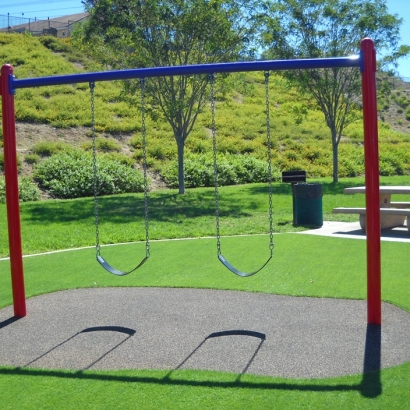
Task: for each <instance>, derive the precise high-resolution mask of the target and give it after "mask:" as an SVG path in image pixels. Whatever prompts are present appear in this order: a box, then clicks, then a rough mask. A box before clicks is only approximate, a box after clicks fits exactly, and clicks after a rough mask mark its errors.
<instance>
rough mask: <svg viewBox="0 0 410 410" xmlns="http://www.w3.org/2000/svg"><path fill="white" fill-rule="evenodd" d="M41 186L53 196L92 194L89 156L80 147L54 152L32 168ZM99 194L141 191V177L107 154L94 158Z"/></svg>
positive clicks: (91, 171)
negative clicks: (55, 153) (78, 148)
mask: <svg viewBox="0 0 410 410" xmlns="http://www.w3.org/2000/svg"><path fill="white" fill-rule="evenodd" d="M34 176H35V179H36V180H37V181H38V182H39V184H40V186H41V187H42V188H44V189H45V190H47V191H48V192H49V194H50V195H52V196H53V197H55V198H80V197H87V196H93V195H94V171H93V158H92V155H91V154H89V153H86V152H84V151H80V150H72V151H67V152H61V153H59V154H57V155H53V156H51V157H49V158H47V159H46V160H44V161H43V162H42V163H41V164H38V165H37V166H36V167H35V170H34ZM97 180H98V194H99V195H111V194H120V193H126V192H141V191H143V189H144V180H143V176H142V174H141V173H140V172H138V171H136V170H135V169H134V168H131V167H129V166H126V165H124V164H122V163H120V162H118V161H116V160H111V159H109V158H108V157H106V156H99V157H98V158H97Z"/></svg>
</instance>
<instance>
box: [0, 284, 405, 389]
mask: <svg viewBox="0 0 410 410" xmlns="http://www.w3.org/2000/svg"><path fill="white" fill-rule="evenodd" d="M28 311H29V315H28V316H26V317H25V318H22V319H19V320H16V319H14V318H13V317H12V307H7V308H4V309H0V345H1V346H2V349H1V350H0V365H2V366H12V367H14V368H15V369H17V370H15V371H18V372H20V373H21V374H35V372H36V369H39V368H42V369H49V370H44V372H45V374H48V373H47V372H49V373H50V375H55V374H57V375H60V377H66V376H65V375H66V374H67V372H66V369H71V370H77V373H76V374H77V376H76V377H88V376H87V373H82V372H83V371H84V370H115V369H144V368H145V369H161V370H166V371H167V373H166V375H164V377H163V378H160V379H158V378H156V379H155V380H154V378H153V379H152V380H151V381H150V380H148V382H152V383H154V382H155V383H162V384H167V383H169V384H171V383H172V384H175V383H181V384H189V383H190V382H189V381H186V380H184V379H183V373H181V372H179V370H184V369H198V370H201V369H202V370H211V371H222V372H229V373H232V374H235V375H236V376H235V381H233V382H232V383H227V384H226V383H225V384H224V383H222V384H221V386H222V385H223V386H224V387H233V386H243V387H249V386H248V384H247V383H246V379H244V376H245V375H247V374H256V375H266V376H275V377H284V378H287V379H288V381H287V382H286V383H282V384H280V383H279V384H278V383H271V386H270V387H267V385H268V386H269V383H267V385H265V384H264V387H263V388H277V389H301V388H302V386H301V385H300V384H292V382H291V380H292V379H293V378H304V379H307V380H308V379H310V378H321V379H326V378H327V377H337V376H343V375H348V374H362V380H361V382H360V383H358V384H356V385H349V384H348V383H347V384H343V385H339V386H338V385H334V384H332V383H329V384H326V383H325V382H324V384H322V385H321V386H317V385H315V384H314V383H312V384H309V383H308V382H306V383H305V384H304V385H303V386H304V387H303V389H304V390H309V389H312V390H341V391H342V390H349V389H354V390H358V391H360V393H361V394H362V395H363V396H366V397H375V396H377V395H379V394H381V393H382V383H381V377H380V374H381V370H382V369H384V368H386V367H391V366H397V365H400V364H402V363H405V362H409V361H410V314H408V313H407V312H405V311H403V310H401V309H399V308H397V307H395V306H393V305H390V304H387V303H384V304H383V317H384V321H385V322H384V324H383V326H382V327H380V326H367V325H366V302H365V301H360V300H338V299H324V298H321V299H315V298H303V297H297V298H296V297H288V296H278V295H270V294H259V293H248V292H240V291H221V290H218V291H216V290H206V289H178V288H94V289H75V290H69V291H61V292H56V293H50V294H45V295H41V296H36V297H33V298H31V299H29V300H28ZM30 312H31V313H30ZM383 335H388V337H384V336H383ZM382 340H383V343H382ZM8 371H9V370H8ZM30 372H31V373H30ZM0 373H1V372H0ZM3 373H4V372H3ZM70 375H71V376H69V377H73V376H72V375H73V373H72V372H71V373H70ZM67 377H68V376H67ZM90 377H91V376H90ZM92 377H94V378H98V377H100V376H98V373H96V374H94V373H93V376H92ZM107 377H108V376H106V375H103V374H102V375H101V378H102V379H106V378H107ZM109 377H111V379H112V380H116V378H115V376H109ZM127 380H128V379H127ZM139 380H140V379H139V378H138V377H136V378H132V377H131V378H130V381H135V382H137V381H139ZM244 380H245V381H244ZM198 383H199V384H200V382H198ZM215 386H218V383H215Z"/></svg>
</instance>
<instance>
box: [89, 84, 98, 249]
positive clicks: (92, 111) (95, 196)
mask: <svg viewBox="0 0 410 410" xmlns="http://www.w3.org/2000/svg"><path fill="white" fill-rule="evenodd" d="M90 95H91V136H92V151H93V173H94V215H95V244H96V245H95V249H96V252H97V256H99V255H100V231H99V221H98V165H97V148H96V141H95V140H96V138H95V83H94V82H91V83H90Z"/></svg>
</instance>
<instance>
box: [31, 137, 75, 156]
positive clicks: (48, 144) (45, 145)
mask: <svg viewBox="0 0 410 410" xmlns="http://www.w3.org/2000/svg"><path fill="white" fill-rule="evenodd" d="M71 149H72V147H71V146H70V145H69V144H67V143H65V142H53V141H40V142H38V143H37V144H35V145H34V146H33V148H32V151H33V153H34V154H37V155H41V156H43V157H49V156H51V155H55V154H57V153H59V152H62V151H69V150H71Z"/></svg>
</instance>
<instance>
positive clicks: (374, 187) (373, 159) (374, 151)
mask: <svg viewBox="0 0 410 410" xmlns="http://www.w3.org/2000/svg"><path fill="white" fill-rule="evenodd" d="M360 49H361V52H362V59H363V64H362V67H361V69H362V94H363V124H364V160H365V178H366V209H367V211H366V235H367V323H368V324H369V325H381V320H382V319H381V316H382V315H381V257H380V203H379V189H380V187H379V185H380V183H379V147H378V131H377V95H376V51H375V49H374V43H373V41H372V40H371V39H369V38H365V39H363V40H362V41H361V44H360Z"/></svg>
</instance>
